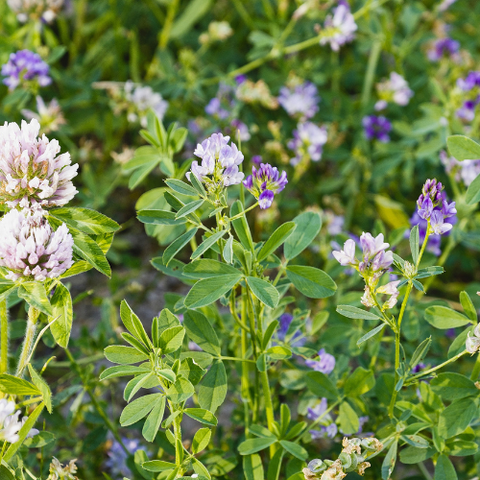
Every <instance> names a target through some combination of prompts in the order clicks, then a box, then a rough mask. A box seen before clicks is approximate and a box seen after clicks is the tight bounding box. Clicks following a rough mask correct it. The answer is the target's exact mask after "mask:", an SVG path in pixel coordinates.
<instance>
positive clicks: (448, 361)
mask: <svg viewBox="0 0 480 480" xmlns="http://www.w3.org/2000/svg"><path fill="white" fill-rule="evenodd" d="M466 353H467V351H466V350H463V352H460V353H459V354H458V355H455V356H454V357H452V358H450V359H449V360H447V361H446V362H443V363H441V364H440V365H437V366H436V367H433V368H430V369H428V370H425V371H424V372H420V373H417V375H414V376H413V377H410V378H407V382H408V384H410V383H411V382H412V380H417V379H418V378H421V377H425V376H426V375H430V374H431V373H433V372H436V371H437V370H440V369H441V368H443V367H445V366H446V365H448V364H450V363H453V362H456V361H457V360H458V359H459V358H460V357H463V356H464V355H465V354H466ZM407 382H405V383H407Z"/></svg>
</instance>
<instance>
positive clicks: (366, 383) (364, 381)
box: [343, 367, 375, 397]
mask: <svg viewBox="0 0 480 480" xmlns="http://www.w3.org/2000/svg"><path fill="white" fill-rule="evenodd" d="M374 386H375V376H374V375H373V372H372V371H371V370H366V369H364V368H362V367H358V368H357V369H356V370H355V371H354V372H353V373H352V374H351V375H350V376H349V377H348V378H347V381H346V382H345V385H344V387H343V388H344V392H345V395H346V396H347V397H358V396H360V395H363V394H364V393H367V392H368V391H369V390H371V389H372V388H373V387H374Z"/></svg>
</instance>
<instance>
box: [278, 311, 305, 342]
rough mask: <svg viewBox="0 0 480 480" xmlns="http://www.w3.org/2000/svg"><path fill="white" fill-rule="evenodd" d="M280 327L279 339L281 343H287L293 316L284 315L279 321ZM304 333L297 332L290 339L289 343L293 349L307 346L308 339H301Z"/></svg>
mask: <svg viewBox="0 0 480 480" xmlns="http://www.w3.org/2000/svg"><path fill="white" fill-rule="evenodd" d="M278 321H279V323H280V325H279V329H278V330H277V338H278V339H279V340H280V341H281V342H285V341H286V338H287V333H288V329H289V328H290V325H291V323H292V321H293V315H291V314H290V313H284V314H283V315H280V318H279V319H278ZM301 337H302V333H301V332H300V331H296V332H295V333H294V334H293V335H292V336H291V337H290V339H289V341H288V343H289V345H290V346H292V347H302V346H303V345H305V342H306V339H305V338H301Z"/></svg>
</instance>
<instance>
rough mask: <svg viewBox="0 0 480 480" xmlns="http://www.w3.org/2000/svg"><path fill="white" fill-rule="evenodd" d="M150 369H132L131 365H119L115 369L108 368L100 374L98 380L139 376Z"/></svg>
mask: <svg viewBox="0 0 480 480" xmlns="http://www.w3.org/2000/svg"><path fill="white" fill-rule="evenodd" d="M150 370H151V368H150V367H134V366H132V365H119V366H116V367H109V368H107V369H105V370H104V371H103V372H102V373H101V374H100V380H107V379H109V378H117V377H128V376H130V375H140V374H141V373H148V372H150Z"/></svg>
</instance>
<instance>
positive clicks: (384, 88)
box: [375, 72, 413, 111]
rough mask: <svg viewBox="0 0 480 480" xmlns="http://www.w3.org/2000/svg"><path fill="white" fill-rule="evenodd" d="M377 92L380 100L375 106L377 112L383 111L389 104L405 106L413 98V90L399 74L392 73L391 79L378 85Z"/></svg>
mask: <svg viewBox="0 0 480 480" xmlns="http://www.w3.org/2000/svg"><path fill="white" fill-rule="evenodd" d="M377 92H378V95H379V97H380V100H379V101H378V102H377V103H376V104H375V110H377V111H378V110H383V109H384V108H385V107H386V106H387V104H388V102H392V103H396V104H397V105H400V106H402V107H403V106H405V105H407V104H408V102H409V101H410V98H411V97H412V96H413V90H411V89H410V88H409V86H408V83H407V81H406V80H405V79H404V78H403V77H402V76H401V75H400V74H398V73H397V72H391V73H390V78H388V79H385V80H383V81H382V82H380V83H378V84H377Z"/></svg>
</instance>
